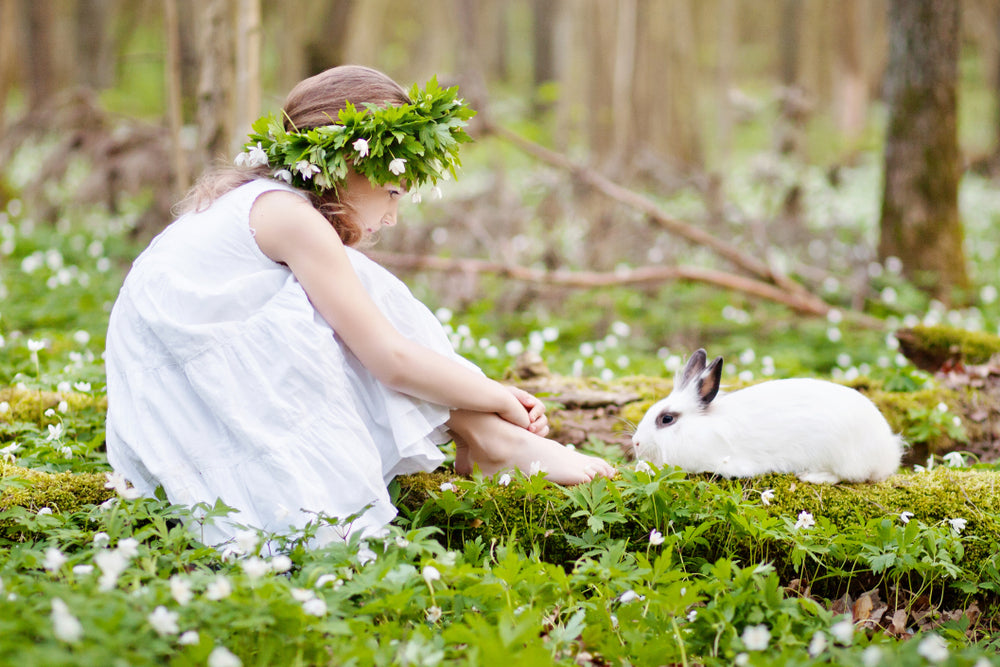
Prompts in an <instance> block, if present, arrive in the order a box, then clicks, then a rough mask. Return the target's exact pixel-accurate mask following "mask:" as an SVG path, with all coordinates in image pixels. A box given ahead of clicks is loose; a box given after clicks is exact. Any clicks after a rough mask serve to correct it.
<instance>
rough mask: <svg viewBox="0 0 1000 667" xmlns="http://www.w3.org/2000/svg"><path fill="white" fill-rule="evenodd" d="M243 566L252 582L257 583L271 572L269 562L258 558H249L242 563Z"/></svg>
mask: <svg viewBox="0 0 1000 667" xmlns="http://www.w3.org/2000/svg"><path fill="white" fill-rule="evenodd" d="M241 565H242V566H243V571H244V572H245V573H246V575H247V577H248V578H249V579H250V581H257V580H258V579H260V578H261V577H263V576H264V575H265V574H267V573H268V572H270V571H271V566H270V565H269V564H268V563H267V561H265V560H262V559H260V558H257V557H256V556H254V557H252V558H248V559H247V560H245V561H243V563H241Z"/></svg>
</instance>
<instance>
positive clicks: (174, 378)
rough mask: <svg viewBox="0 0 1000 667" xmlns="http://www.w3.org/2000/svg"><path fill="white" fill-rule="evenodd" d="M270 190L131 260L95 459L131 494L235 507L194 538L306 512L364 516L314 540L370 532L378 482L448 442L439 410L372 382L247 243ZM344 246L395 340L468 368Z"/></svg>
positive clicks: (388, 508) (194, 221)
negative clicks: (101, 446)
mask: <svg viewBox="0 0 1000 667" xmlns="http://www.w3.org/2000/svg"><path fill="white" fill-rule="evenodd" d="M279 189H281V190H288V191H291V192H297V193H298V191H296V190H294V189H293V188H290V187H287V186H285V185H284V184H283V183H279V182H278V181H275V180H271V179H261V180H256V181H253V182H250V183H247V184H246V185H243V186H241V187H239V188H237V189H235V190H233V191H231V192H229V193H227V194H225V195H223V196H222V197H220V198H219V199H217V200H216V201H215V202H214V203H213V204H212V205H211V206H210V207H209V208H207V209H206V210H204V211H201V212H194V213H188V214H185V215H184V216H182V217H181V218H179V219H178V220H176V221H175V222H174V223H173V224H171V225H170V226H169V227H167V228H166V230H164V231H163V232H162V233H161V234H160V235H159V236H157V237H156V238H155V239H153V241H152V243H150V245H149V247H148V248H147V249H146V250H145V251H143V253H142V254H141V255H140V256H139V257H138V258H137V259H136V260H135V263H134V264H133V266H132V269H131V271H130V272H129V274H128V276H127V277H126V279H125V282H124V285H123V286H122V289H121V293H120V294H119V296H118V299H117V301H116V302H115V305H114V308H113V309H112V311H111V319H110V323H109V327H108V337H107V351H106V365H107V377H108V383H107V391H108V418H107V450H108V460H109V462H110V463H111V465H112V467H113V468H114V469H115V470H116V471H117V472H120V473H122V474H123V475H124V476H125V477H126V478H127V479H128V480H129V481H131V482H132V484H133V485H134V486H135V487H136V488H137V489H138V490H139V491H141V492H142V493H143V494H146V495H152V493H153V491H154V490H155V489H156V487H157V486H159V485H162V486H163V488H164V490H165V491H166V494H167V497H168V498H169V500H170V501H171V502H174V503H180V504H184V505H194V504H197V503H208V504H209V505H210V506H211V505H213V504H214V503H215V501H216V499H221V500H222V501H223V502H225V503H226V504H227V505H229V506H231V507H234V508H236V509H237V510H238V513H235V514H232V515H230V517H229V521H228V522H226V521H223V522H217V525H216V527H215V528H214V529H213V528H210V529H209V531H208V532H207V533H206V534H205V536H204V541H205V542H207V543H210V544H218V543H221V542H222V541H224V540H226V539H228V538H229V537H232V536H233V535H234V534H235V533H236V531H237V526H238V525H245V526H249V527H253V528H257V529H261V530H264V531H267V532H274V533H280V532H284V531H287V530H288V529H289V528H290V527H297V526H302V525H303V524H304V523H306V522H307V521H310V520H315V519H316V515H317V513H322V514H324V515H327V516H333V517H340V518H343V517H347V516H349V515H352V514H355V513H358V512H362V511H364V512H363V514H362V515H361V517H360V518H358V519H356V520H355V521H354V522H353V523H351V524H350V526H349V527H345V526H341V527H340V528H331V529H325V530H324V532H321V534H320V535H319V536H318V541H319V543H323V542H327V541H329V540H330V539H333V538H335V537H338V536H340V537H344V536H346V534H347V533H348V532H354V531H357V530H362V531H363V532H364V533H365V534H370V533H373V532H375V531H377V530H378V529H380V528H381V527H382V526H384V525H385V524H386V523H388V522H389V521H390V520H391V519H392V518H393V517H394V516H395V514H396V509H395V508H394V507H393V505H392V503H391V502H390V499H389V495H388V492H387V489H386V485H387V484H388V482H389V481H390V480H391V479H392V478H393V477H394V476H396V475H400V474H404V473H410V472H416V471H420V470H428V471H429V470H433V469H434V468H435V467H436V466H437V465H438V464H439V463H441V461H442V459H443V455H442V453H441V451H440V450H439V448H438V445H439V444H443V443H445V442H447V440H448V436H447V434H446V429H445V427H444V423H445V421H446V420H447V419H448V418H449V410H448V408H446V407H443V406H440V405H436V404H432V403H428V402H426V401H422V400H419V399H414V398H412V397H410V396H406V395H404V394H401V393H399V392H397V391H394V390H392V389H389V388H388V387H386V386H385V385H383V384H381V383H380V382H378V381H377V380H376V379H375V378H374V377H373V376H372V375H371V374H370V373H369V372H368V371H367V370H366V369H365V368H364V367H363V366H362V365H361V363H360V362H359V361H358V359H357V358H356V357H355V356H354V355H353V354H352V353H351V352H350V350H348V349H347V347H346V346H345V345H344V344H343V343H342V342H341V341H340V339H339V338H338V337H337V335H336V332H334V331H333V330H332V329H331V328H330V326H329V325H328V324H327V322H326V321H325V320H324V319H323V318H322V317H321V316H320V314H319V313H318V312H317V311H316V310H315V309H314V308H313V306H312V304H311V303H310V301H309V299H308V298H307V296H306V294H305V292H304V290H303V289H302V287H301V285H299V283H298V281H297V280H296V279H295V276H293V275H292V273H291V271H290V270H289V269H288V268H287V267H285V266H284V265H282V264H278V263H276V262H274V261H272V260H271V259H269V258H268V257H267V256H266V255H264V254H263V252H262V251H261V250H260V248H259V247H258V245H257V243H256V241H255V240H254V238H253V233H252V230H251V229H250V224H249V213H250V207H251V205H252V204H253V202H254V201H255V200H256V199H257V197H258V196H260V195H261V194H262V193H264V192H267V191H269V190H279ZM298 194H301V193H298ZM348 254H349V257H350V260H351V263H352V264H353V266H354V269H355V271H357V273H358V275H359V277H360V279H361V282H362V283H363V285H364V287H365V289H366V290H367V291H368V292H369V294H370V296H371V297H372V298H373V300H374V301H375V303H376V304H377V305H378V307H379V308H380V310H381V311H382V312H383V313H384V314H385V315H386V316H387V317H388V319H389V320H390V321H391V322H392V323H393V324H394V325H395V326H396V327H397V329H399V330H400V332H401V333H402V334H403V335H405V336H407V337H409V338H411V339H413V340H416V341H418V342H420V343H422V344H423V345H425V346H427V347H429V348H432V349H434V350H435V351H437V352H439V353H442V354H445V355H447V356H450V357H452V358H455V359H456V360H459V361H460V362H462V363H465V364H467V365H469V366H470V367H472V368H475V366H474V365H472V364H471V363H470V362H468V361H466V360H465V359H463V358H462V357H460V356H458V355H457V354H456V353H455V352H454V351H453V350H452V347H451V345H450V343H449V341H448V338H447V336H446V334H445V332H444V331H443V329H442V328H441V325H440V324H439V323H438V321H437V319H436V318H435V317H434V315H433V314H432V313H431V312H430V311H429V310H428V309H427V308H426V307H425V306H424V305H423V304H422V303H420V302H419V301H418V300H417V299H416V298H415V297H414V296H413V295H412V294H411V293H410V291H409V289H407V287H406V286H405V285H404V284H403V283H402V282H401V281H399V280H398V279H397V278H395V277H394V276H393V275H392V274H390V273H389V272H388V271H386V270H385V269H383V268H382V267H380V266H379V265H377V264H375V263H374V262H372V261H371V260H370V259H368V258H367V257H365V256H364V255H363V254H361V253H359V252H357V251H355V250H353V249H350V248H348ZM366 508H367V509H366Z"/></svg>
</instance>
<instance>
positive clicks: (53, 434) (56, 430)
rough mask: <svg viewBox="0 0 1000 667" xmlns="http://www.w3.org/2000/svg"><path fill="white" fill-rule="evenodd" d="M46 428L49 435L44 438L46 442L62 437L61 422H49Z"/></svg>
mask: <svg viewBox="0 0 1000 667" xmlns="http://www.w3.org/2000/svg"><path fill="white" fill-rule="evenodd" d="M48 429H49V435H48V436H47V437H46V438H45V440H46V442H52V441H53V440H58V439H60V438H61V437H62V434H63V425H62V423H61V422H60V423H59V424H49V425H48Z"/></svg>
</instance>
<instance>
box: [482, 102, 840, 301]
mask: <svg viewBox="0 0 1000 667" xmlns="http://www.w3.org/2000/svg"><path fill="white" fill-rule="evenodd" d="M484 126H485V129H486V131H487V132H489V133H492V134H495V135H496V136H498V137H501V138H503V139H505V140H507V141H509V142H511V143H512V144H514V145H515V146H517V147H518V148H520V149H521V150H523V151H524V152H525V153H528V154H529V155H532V156H534V157H535V158H537V159H539V160H541V161H542V162H546V163H548V164H550V165H552V166H554V167H558V168H560V169H565V170H566V171H569V172H570V173H572V174H573V175H574V176H575V177H576V178H578V179H579V180H581V181H583V182H584V183H586V184H587V185H589V186H590V187H592V188H594V189H595V190H597V191H598V192H601V193H603V194H605V195H607V196H608V197H610V198H612V199H614V200H616V201H619V202H621V203H623V204H625V205H627V206H630V207H632V208H634V209H636V210H639V211H642V212H643V213H645V214H646V215H647V216H649V218H650V219H651V220H653V221H654V222H656V224H658V225H659V226H661V227H663V228H664V229H666V230H667V231H668V232H671V233H672V234H676V235H677V236H681V237H683V238H685V239H687V240H689V241H691V242H692V243H696V244H698V245H702V246H705V247H707V248H711V249H712V250H714V251H715V252H716V253H717V254H719V255H720V256H721V257H724V258H725V259H727V260H729V261H730V262H731V263H732V264H733V265H734V266H737V267H739V268H741V269H743V270H744V271H746V272H748V273H750V274H752V275H755V276H757V277H758V278H760V279H762V280H764V281H765V282H768V283H774V284H775V285H777V286H778V287H780V288H782V289H783V290H784V291H785V292H786V293H789V294H800V295H802V299H803V300H804V301H812V302H815V303H814V306H815V307H816V308H819V303H822V300H821V299H819V298H817V297H816V296H814V295H813V294H812V293H811V292H809V291H808V290H807V289H806V288H805V287H803V286H802V285H801V284H799V283H797V282H795V281H794V280H792V279H790V278H789V277H788V276H786V275H784V274H783V273H781V272H780V271H778V270H776V269H775V268H774V267H772V266H769V265H768V264H767V263H766V262H763V261H761V260H759V259H758V258H756V257H754V256H753V255H751V254H749V253H746V252H744V251H743V250H741V249H739V248H738V247H736V246H734V245H733V244H731V243H729V242H727V241H723V240H722V239H719V238H716V237H715V236H712V235H711V234H709V233H708V232H706V231H705V230H703V229H700V228H698V227H695V226H694V225H691V224H689V223H686V222H684V221H682V220H678V219H676V218H674V217H671V216H669V215H667V214H666V213H664V212H663V210H662V209H661V208H660V207H659V206H658V205H657V204H656V202H654V201H652V200H651V199H649V198H647V197H644V196H642V195H640V194H637V193H635V192H633V191H631V190H629V189H627V188H624V187H622V186H620V185H618V184H617V183H614V182H612V181H611V180H609V179H607V178H606V177H604V176H602V175H601V174H599V173H597V172H596V171H594V170H593V169H588V168H586V167H583V166H581V165H578V164H576V163H574V162H573V161H572V160H570V159H569V158H567V157H566V156H564V155H561V154H559V153H556V152H555V151H552V150H550V149H548V148H545V147H544V146H541V145H539V144H536V143H534V142H533V141H530V140H528V139H525V138H524V137H522V136H520V135H518V134H515V133H514V132H511V131H510V130H508V129H507V128H505V127H502V126H500V125H496V124H495V123H493V122H491V121H490V120H489V119H486V120H485V124H484ZM824 305H825V304H824ZM829 309H830V306H829V305H825V309H824V310H821V311H817V312H826V311H827V310H829Z"/></svg>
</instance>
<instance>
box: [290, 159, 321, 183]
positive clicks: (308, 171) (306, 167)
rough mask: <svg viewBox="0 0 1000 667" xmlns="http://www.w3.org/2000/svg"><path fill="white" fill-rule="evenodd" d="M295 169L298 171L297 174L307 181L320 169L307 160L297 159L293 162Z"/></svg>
mask: <svg viewBox="0 0 1000 667" xmlns="http://www.w3.org/2000/svg"><path fill="white" fill-rule="evenodd" d="M295 171H297V172H299V175H301V176H302V178H304V179H306V180H307V181H308V180H309V179H310V178H312V177H313V175H315V174H318V173H319V171H320V170H319V167H317V166H316V165H314V164H313V163H311V162H309V161H308V160H299V161H298V162H296V163H295Z"/></svg>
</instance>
